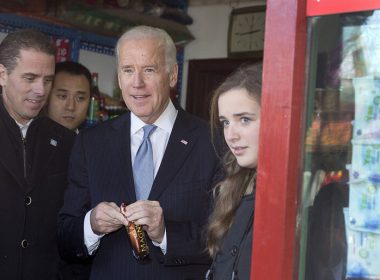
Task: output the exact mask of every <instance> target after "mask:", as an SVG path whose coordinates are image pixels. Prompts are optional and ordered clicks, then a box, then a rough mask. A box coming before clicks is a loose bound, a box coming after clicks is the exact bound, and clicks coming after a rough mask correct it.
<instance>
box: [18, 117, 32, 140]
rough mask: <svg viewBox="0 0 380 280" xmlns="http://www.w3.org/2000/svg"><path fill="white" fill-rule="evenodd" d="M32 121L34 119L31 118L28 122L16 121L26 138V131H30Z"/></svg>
mask: <svg viewBox="0 0 380 280" xmlns="http://www.w3.org/2000/svg"><path fill="white" fill-rule="evenodd" d="M32 121H33V119H30V120H29V121H28V122H27V123H26V124H21V123H19V122H18V121H15V122H16V123H17V125H18V127H19V128H20V130H21V134H22V137H23V138H25V136H26V132H27V131H28V128H29V125H30V124H31V123H32Z"/></svg>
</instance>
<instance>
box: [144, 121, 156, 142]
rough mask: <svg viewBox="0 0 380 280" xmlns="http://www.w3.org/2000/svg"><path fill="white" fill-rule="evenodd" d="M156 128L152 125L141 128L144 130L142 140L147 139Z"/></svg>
mask: <svg viewBox="0 0 380 280" xmlns="http://www.w3.org/2000/svg"><path fill="white" fill-rule="evenodd" d="M156 128H157V126H155V125H154V124H147V125H145V126H144V127H143V129H144V138H143V139H144V140H145V139H147V138H149V136H150V134H151V133H152V132H153V131H154V130H155V129H156Z"/></svg>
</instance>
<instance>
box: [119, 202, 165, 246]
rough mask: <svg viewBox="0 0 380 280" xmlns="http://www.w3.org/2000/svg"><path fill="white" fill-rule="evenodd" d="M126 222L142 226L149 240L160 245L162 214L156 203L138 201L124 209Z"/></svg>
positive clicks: (162, 236)
mask: <svg viewBox="0 0 380 280" xmlns="http://www.w3.org/2000/svg"><path fill="white" fill-rule="evenodd" d="M125 210H126V213H127V217H126V218H127V219H128V221H134V222H135V223H136V224H138V225H142V226H143V229H144V230H145V231H146V233H147V234H148V236H149V238H150V239H151V240H152V241H154V242H157V243H161V242H162V239H163V238H164V234H165V222H164V213H163V211H162V208H161V206H160V203H159V202H158V201H150V200H139V201H137V202H135V203H132V204H130V205H128V206H127V207H126V208H125Z"/></svg>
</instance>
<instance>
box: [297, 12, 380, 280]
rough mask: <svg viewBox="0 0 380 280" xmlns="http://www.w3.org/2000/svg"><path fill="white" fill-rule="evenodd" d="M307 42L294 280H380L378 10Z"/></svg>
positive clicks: (353, 15)
mask: <svg viewBox="0 0 380 280" xmlns="http://www.w3.org/2000/svg"><path fill="white" fill-rule="evenodd" d="M308 36H309V38H308V55H307V61H306V65H308V69H307V71H308V75H307V77H308V78H307V82H306V97H307V98H306V112H305V122H306V125H305V128H306V131H305V137H304V149H303V151H304V152H303V154H304V156H303V160H304V162H303V176H302V205H301V209H302V210H301V226H300V227H301V230H300V246H299V249H300V251H299V269H298V279H299V280H301V279H305V280H330V279H334V280H342V279H380V265H379V258H380V10H367V11H357V12H350V13H347V12H346V13H339V14H332V15H323V16H314V17H309V18H308Z"/></svg>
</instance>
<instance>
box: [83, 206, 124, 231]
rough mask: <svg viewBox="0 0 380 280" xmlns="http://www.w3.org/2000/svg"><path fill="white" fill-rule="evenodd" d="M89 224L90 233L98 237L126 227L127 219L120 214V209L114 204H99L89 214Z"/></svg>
mask: <svg viewBox="0 0 380 280" xmlns="http://www.w3.org/2000/svg"><path fill="white" fill-rule="evenodd" d="M90 223H91V228H92V231H93V232H94V233H96V234H98V235H101V234H107V233H110V232H113V231H115V230H118V229H119V228H121V227H122V226H123V225H128V221H127V219H126V218H125V217H124V216H123V214H121V213H120V208H119V206H117V205H116V204H115V203H114V202H101V203H99V204H98V205H97V206H96V207H95V208H94V209H93V210H92V212H91V216H90Z"/></svg>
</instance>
